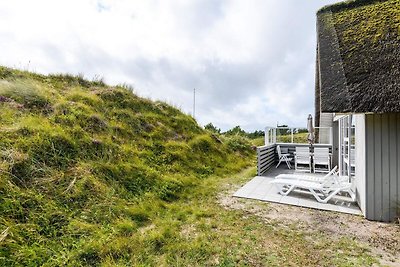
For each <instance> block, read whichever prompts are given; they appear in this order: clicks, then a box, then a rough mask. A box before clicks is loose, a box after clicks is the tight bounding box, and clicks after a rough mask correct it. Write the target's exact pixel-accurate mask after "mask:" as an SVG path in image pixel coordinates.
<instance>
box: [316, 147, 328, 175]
mask: <svg viewBox="0 0 400 267" xmlns="http://www.w3.org/2000/svg"><path fill="white" fill-rule="evenodd" d="M313 167H314V172H329V171H330V170H331V155H330V154H329V148H327V147H315V148H314V155H313Z"/></svg>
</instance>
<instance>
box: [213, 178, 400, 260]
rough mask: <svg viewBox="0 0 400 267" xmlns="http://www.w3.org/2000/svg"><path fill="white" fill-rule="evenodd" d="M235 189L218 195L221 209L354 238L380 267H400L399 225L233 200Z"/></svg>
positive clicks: (333, 213) (298, 208)
mask: <svg viewBox="0 0 400 267" xmlns="http://www.w3.org/2000/svg"><path fill="white" fill-rule="evenodd" d="M239 187H240V186H238V185H227V186H226V188H225V189H224V190H223V191H222V192H221V193H220V194H219V195H218V202H219V204H220V205H221V206H223V207H224V208H225V209H229V210H242V211H245V213H246V214H248V215H255V216H257V217H259V218H260V219H262V220H264V221H265V222H278V223H279V224H281V225H286V226H290V225H293V223H296V225H297V226H298V227H299V229H300V230H302V231H306V232H307V231H309V232H314V231H319V232H323V233H326V234H329V235H330V236H332V238H340V237H343V236H347V237H351V238H354V239H355V240H357V241H358V242H359V243H362V244H363V245H365V246H367V247H369V248H370V251H371V253H372V255H373V256H375V257H377V258H378V259H379V260H380V263H381V264H382V265H384V266H399V267H400V225H399V224H394V223H391V224H388V223H380V222H372V221H368V220H366V219H364V218H363V217H361V216H356V215H349V214H344V213H338V212H329V211H321V210H315V209H308V208H302V207H296V206H290V205H283V204H277V203H267V204H266V202H261V201H257V200H250V199H241V198H236V197H233V196H232V195H233V193H234V192H235V191H236V190H238V189H239Z"/></svg>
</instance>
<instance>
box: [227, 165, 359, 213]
mask: <svg viewBox="0 0 400 267" xmlns="http://www.w3.org/2000/svg"><path fill="white" fill-rule="evenodd" d="M283 165H284V164H282V165H281V166H280V167H279V168H277V169H276V168H275V167H272V168H271V169H270V170H268V171H267V173H266V174H264V176H256V177H254V178H253V179H252V180H251V181H249V182H248V183H246V184H245V185H244V186H243V187H241V188H240V189H239V190H238V191H236V192H235V193H234V195H233V196H235V197H240V198H249V199H257V200H261V201H267V202H275V203H281V204H287V205H293V206H299V207H305V208H313V209H320V210H328V211H336V212H342V213H348V214H356V215H362V213H361V211H360V208H359V207H358V206H357V203H354V202H352V201H351V199H350V198H349V197H345V196H337V197H335V198H332V199H331V200H330V201H329V202H328V203H326V204H324V203H319V202H318V201H317V200H316V199H315V198H314V196H312V195H311V194H307V193H304V191H302V192H297V191H294V192H291V193H290V194H289V195H288V196H282V195H280V194H279V190H278V188H277V187H276V186H274V185H271V184H270V183H269V182H270V181H272V180H273V179H274V177H275V176H277V175H279V174H283V173H285V174H286V173H295V172H294V170H289V169H287V167H286V165H285V166H283ZM299 174H305V173H299ZM307 175H310V173H307ZM311 175H324V174H311Z"/></svg>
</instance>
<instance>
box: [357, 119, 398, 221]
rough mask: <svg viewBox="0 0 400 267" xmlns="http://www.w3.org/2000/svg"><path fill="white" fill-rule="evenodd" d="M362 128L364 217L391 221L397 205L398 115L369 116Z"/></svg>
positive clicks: (395, 213)
mask: <svg viewBox="0 0 400 267" xmlns="http://www.w3.org/2000/svg"><path fill="white" fill-rule="evenodd" d="M365 126H366V127H365V128H366V146H365V149H366V196H367V197H366V203H365V204H366V209H365V211H366V212H365V213H366V214H365V215H366V218H367V219H370V220H379V221H393V220H394V219H395V218H396V217H397V216H399V210H398V209H399V205H400V113H393V114H389V113H385V114H368V115H366V120H365Z"/></svg>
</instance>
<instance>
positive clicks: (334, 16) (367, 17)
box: [318, 0, 400, 112]
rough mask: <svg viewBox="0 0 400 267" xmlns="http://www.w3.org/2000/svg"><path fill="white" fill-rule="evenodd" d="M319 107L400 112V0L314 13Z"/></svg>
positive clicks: (354, 4)
mask: <svg viewBox="0 0 400 267" xmlns="http://www.w3.org/2000/svg"><path fill="white" fill-rule="evenodd" d="M318 40H319V42H318V43H319V62H320V75H321V85H322V87H321V107H322V111H327V112H328V111H333V112H400V87H399V85H400V64H399V62H400V0H385V1H382V0H381V1H378V0H367V1H360V0H357V1H347V2H343V3H339V4H336V5H333V6H328V7H325V8H323V9H321V10H320V11H319V12H318Z"/></svg>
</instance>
